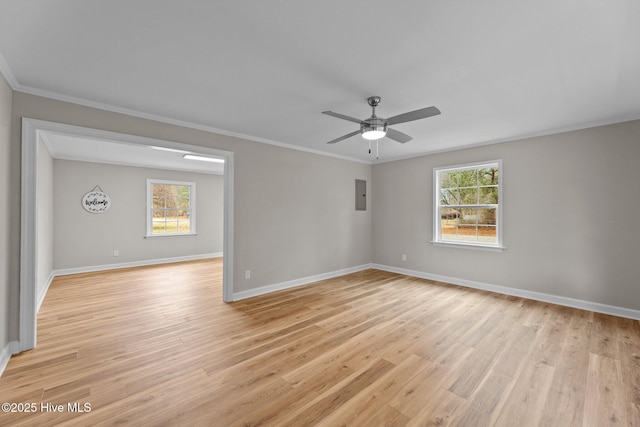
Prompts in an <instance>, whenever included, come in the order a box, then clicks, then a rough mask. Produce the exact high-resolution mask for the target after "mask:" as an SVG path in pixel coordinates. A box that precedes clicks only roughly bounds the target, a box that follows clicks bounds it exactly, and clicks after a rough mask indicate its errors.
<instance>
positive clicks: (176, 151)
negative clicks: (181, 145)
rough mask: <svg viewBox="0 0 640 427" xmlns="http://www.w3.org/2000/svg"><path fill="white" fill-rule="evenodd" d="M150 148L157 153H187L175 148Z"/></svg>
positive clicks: (154, 146) (153, 146) (152, 146)
mask: <svg viewBox="0 0 640 427" xmlns="http://www.w3.org/2000/svg"><path fill="white" fill-rule="evenodd" d="M150 148H153V149H154V150H158V151H170V152H172V153H189V152H188V151H186V150H178V149H177V148H169V147H158V146H156V145H151V146H150Z"/></svg>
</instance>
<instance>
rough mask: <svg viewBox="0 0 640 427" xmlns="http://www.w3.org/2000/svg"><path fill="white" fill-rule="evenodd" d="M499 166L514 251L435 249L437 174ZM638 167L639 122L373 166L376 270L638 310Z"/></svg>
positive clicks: (506, 225) (507, 228)
mask: <svg viewBox="0 0 640 427" xmlns="http://www.w3.org/2000/svg"><path fill="white" fill-rule="evenodd" d="M494 159H503V171H502V172H503V173H502V176H503V185H504V187H503V191H504V195H503V209H504V212H503V214H504V245H505V246H506V247H507V250H506V251H504V252H483V251H478V250H469V249H459V248H445V247H435V246H433V245H431V244H429V243H428V242H429V241H430V240H431V239H432V236H433V231H432V228H433V225H432V224H433V202H432V198H433V182H432V180H433V168H434V167H438V166H447V165H456V164H464V163H470V162H476V161H485V160H494ZM639 159H640V121H633V122H626V123H621V124H615V125H609V126H601V127H596V128H591V129H585V130H580V131H574V132H567V133H561V134H556V135H550V136H543V137H537V138H531V139H526V140H520V141H514V142H507V143H502V144H496V145H490V146H485V147H479V148H472V149H465V150H460V151H454V152H448V153H442V154H436V155H431V156H426V157H419V158H414V159H408V160H403V161H397V162H391V163H384V164H379V165H375V166H374V167H373V195H374V198H375V204H374V212H373V230H374V231H373V262H374V263H378V264H384V265H387V266H392V267H396V268H405V269H410V270H414V271H418V272H423V273H429V274H436V275H443V276H449V277H454V278H459V279H464V280H472V281H477V282H483V283H487V284H492V285H500V286H507V287H511V288H517V289H523V290H528V291H535V292H543V293H548V294H552V295H557V296H563V297H570V298H576V299H581V300H587V301H591V302H597V303H602V304H609V305H614V306H618V307H626V308H631V309H640V285H639V278H640V275H639V274H638V265H637V264H638V249H637V247H638V244H639V242H640V227H638V226H637V224H636V222H637V220H636V216H637V214H638V212H640V197H638V188H637V187H638V183H640V168H639V167H638V160H639ZM401 254H407V257H408V259H407V261H406V262H402V261H401Z"/></svg>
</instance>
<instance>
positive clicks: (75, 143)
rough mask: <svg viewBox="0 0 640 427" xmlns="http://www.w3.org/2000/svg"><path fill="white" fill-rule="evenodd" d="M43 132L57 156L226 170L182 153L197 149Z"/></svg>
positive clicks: (212, 171)
mask: <svg viewBox="0 0 640 427" xmlns="http://www.w3.org/2000/svg"><path fill="white" fill-rule="evenodd" d="M43 136H44V141H45V143H46V144H47V148H48V149H49V152H50V154H51V157H53V158H54V159H65V160H78V161H83V162H94V163H108V164H116V165H125V166H137V167H147V168H156V169H169V170H177V171H188V172H198V173H207V174H212V175H222V174H224V163H212V162H209V161H202V160H188V159H185V158H183V157H182V156H184V155H185V154H186V153H192V154H196V155H200V154H199V153H197V152H190V151H181V152H178V151H175V150H171V151H168V150H166V149H158V148H159V147H157V146H148V145H141V144H128V143H124V142H115V141H110V140H109V141H108V140H100V139H95V138H85V137H77V136H70V135H64V134H59V133H55V132H46V133H43ZM160 148H162V147H160ZM206 157H213V156H206Z"/></svg>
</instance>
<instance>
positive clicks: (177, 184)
mask: <svg viewBox="0 0 640 427" xmlns="http://www.w3.org/2000/svg"><path fill="white" fill-rule="evenodd" d="M195 233H196V183H195V182H181V181H163V180H158V179H148V180H147V237H151V236H176V235H186V234H195Z"/></svg>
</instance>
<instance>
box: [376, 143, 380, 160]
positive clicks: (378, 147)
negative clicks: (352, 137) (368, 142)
mask: <svg viewBox="0 0 640 427" xmlns="http://www.w3.org/2000/svg"><path fill="white" fill-rule="evenodd" d="M379 158H380V140H379V139H377V140H376V160H378V159H379Z"/></svg>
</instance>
